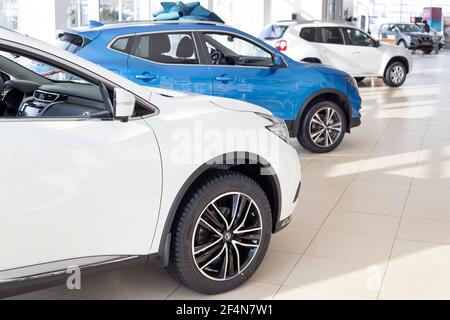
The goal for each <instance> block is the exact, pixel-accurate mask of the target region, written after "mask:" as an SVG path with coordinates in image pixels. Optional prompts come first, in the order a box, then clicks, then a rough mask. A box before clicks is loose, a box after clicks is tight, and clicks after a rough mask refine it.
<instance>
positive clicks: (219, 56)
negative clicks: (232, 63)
mask: <svg viewBox="0 0 450 320" xmlns="http://www.w3.org/2000/svg"><path fill="white" fill-rule="evenodd" d="M210 56H211V61H212V64H215V65H219V64H220V63H221V62H222V60H223V58H224V55H223V53H222V52H220V51H219V50H217V49H213V51H212V52H211V54H210Z"/></svg>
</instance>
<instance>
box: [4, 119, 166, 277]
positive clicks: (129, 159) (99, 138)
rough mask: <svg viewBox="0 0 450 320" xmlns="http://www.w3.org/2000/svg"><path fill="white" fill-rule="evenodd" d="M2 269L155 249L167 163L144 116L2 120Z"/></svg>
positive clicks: (131, 253) (140, 252)
mask: <svg viewBox="0 0 450 320" xmlns="http://www.w3.org/2000/svg"><path fill="white" fill-rule="evenodd" d="M0 137H2V138H1V139H0V163H1V164H2V166H3V169H2V170H0V206H1V210H0V220H1V224H0V246H1V249H0V271H3V270H8V269H15V268H21V267H25V266H30V265H37V264H46V263H51V262H56V261H61V260H69V259H76V258H83V257H96V256H113V255H140V254H142V255H145V254H149V250H150V246H151V242H152V238H153V234H154V231H155V228H156V223H157V219H158V211H159V202H160V196H161V179H162V178H161V161H160V154H159V149H158V145H157V141H156V138H155V135H154V133H153V131H152V130H151V129H150V128H149V127H148V125H147V124H146V123H145V122H144V121H143V120H142V119H140V120H133V121H130V122H128V123H122V122H120V121H101V120H86V121H76V120H74V121H66V120H61V121H59V120H49V121H45V120H28V121H27V120H25V121H20V120H2V121H0Z"/></svg>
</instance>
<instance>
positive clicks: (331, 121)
mask: <svg viewBox="0 0 450 320" xmlns="http://www.w3.org/2000/svg"><path fill="white" fill-rule="evenodd" d="M328 110H329V116H328V118H327V126H330V125H331V124H332V123H333V116H334V114H335V113H336V111H334V110H333V109H328Z"/></svg>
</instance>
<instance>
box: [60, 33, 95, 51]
mask: <svg viewBox="0 0 450 320" xmlns="http://www.w3.org/2000/svg"><path fill="white" fill-rule="evenodd" d="M89 42H90V41H89V40H88V39H85V38H83V37H82V36H79V35H76V34H72V33H63V34H60V35H59V37H58V40H57V42H56V45H57V46H58V47H59V48H61V49H64V50H66V51H68V52H70V53H77V52H78V51H80V50H81V49H82V48H83V47H85V46H86V45H87V44H88V43H89Z"/></svg>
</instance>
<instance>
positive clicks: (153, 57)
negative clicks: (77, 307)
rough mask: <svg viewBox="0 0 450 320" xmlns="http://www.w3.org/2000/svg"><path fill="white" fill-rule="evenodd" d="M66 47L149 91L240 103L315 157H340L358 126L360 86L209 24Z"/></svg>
mask: <svg viewBox="0 0 450 320" xmlns="http://www.w3.org/2000/svg"><path fill="white" fill-rule="evenodd" d="M59 43H60V45H61V46H62V47H63V48H65V49H66V50H69V51H71V52H73V53H75V54H77V55H79V56H81V57H83V58H86V59H88V60H90V61H92V62H95V63H97V64H100V65H102V66H103V67H106V68H107V69H110V70H112V71H114V72H116V73H118V74H120V75H122V76H124V77H126V78H129V79H130V80H132V81H134V82H136V83H138V84H141V85H143V86H150V87H158V88H165V89H172V90H179V91H186V92H194V93H199V94H205V95H213V96H220V97H226V98H232V99H239V100H243V101H246V102H250V103H253V104H256V105H259V106H262V107H264V108H266V109H268V110H270V111H271V112H272V113H273V114H274V115H276V116H278V117H280V118H282V119H284V120H285V121H286V124H287V125H288V127H289V129H290V133H291V136H292V137H297V138H298V140H299V142H300V144H301V145H302V146H303V147H304V148H306V149H307V150H309V151H311V152H316V153H325V152H330V151H332V150H334V149H335V148H336V147H337V146H339V144H340V143H341V142H342V140H343V138H344V136H345V134H346V133H350V130H351V129H352V128H353V127H356V126H358V125H360V123H361V121H360V117H361V115H360V108H361V98H360V95H359V90H358V86H357V83H356V81H355V79H354V78H353V77H352V76H350V75H349V74H347V73H345V72H342V71H340V70H337V69H334V68H331V67H327V66H322V65H317V64H308V63H301V62H296V61H294V60H292V59H290V58H289V57H287V56H285V55H283V54H282V53H281V52H279V51H278V50H276V49H274V48H273V47H271V46H269V45H267V44H266V43H264V42H263V41H261V40H259V39H257V38H255V37H253V36H251V35H248V34H246V33H244V32H241V31H239V30H236V29H234V28H232V27H229V26H226V25H223V24H220V23H210V22H192V21H189V22H186V21H183V22H182V21H173V22H169V21H163V22H133V23H117V24H111V25H98V24H97V25H96V26H93V27H90V28H84V29H77V30H70V31H67V32H64V33H62V34H60V36H59Z"/></svg>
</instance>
